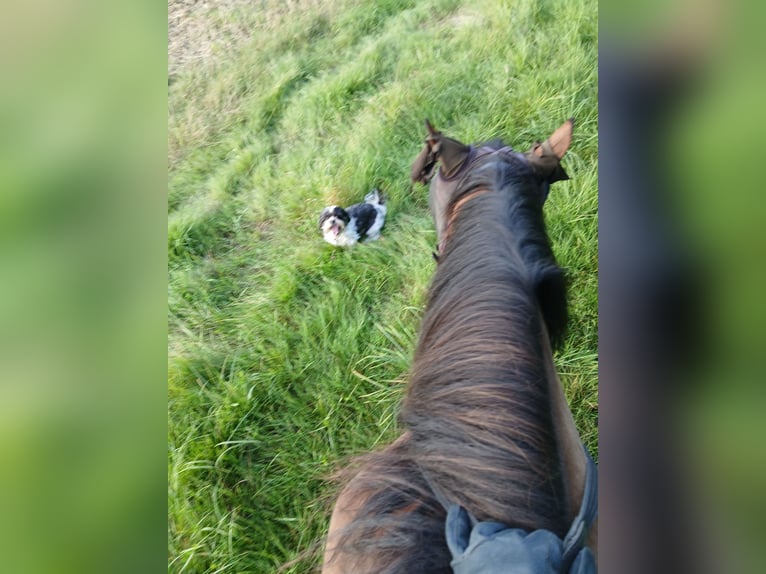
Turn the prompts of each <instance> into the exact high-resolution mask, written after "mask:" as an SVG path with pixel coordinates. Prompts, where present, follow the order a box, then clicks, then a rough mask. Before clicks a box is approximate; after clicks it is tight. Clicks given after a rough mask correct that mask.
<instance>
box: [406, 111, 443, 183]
mask: <svg viewBox="0 0 766 574" xmlns="http://www.w3.org/2000/svg"><path fill="white" fill-rule="evenodd" d="M426 129H427V130H428V136H427V137H426V142H425V147H423V150H422V151H421V152H420V153H419V154H418V157H416V158H415V161H414V162H413V163H412V170H411V171H410V178H411V179H412V181H413V182H419V183H423V184H426V183H428V182H429V181H431V177H433V173H434V169H435V167H436V162H437V161H438V159H439V157H438V154H439V147H440V144H441V137H442V133H441V132H440V131H438V130H436V129H435V128H434V127H433V126H432V125H431V122H429V121H428V120H427V119H426Z"/></svg>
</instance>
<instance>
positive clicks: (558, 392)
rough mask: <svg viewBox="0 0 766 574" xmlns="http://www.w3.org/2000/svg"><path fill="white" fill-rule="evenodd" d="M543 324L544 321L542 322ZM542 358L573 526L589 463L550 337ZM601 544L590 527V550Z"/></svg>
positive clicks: (569, 515)
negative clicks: (558, 370)
mask: <svg viewBox="0 0 766 574" xmlns="http://www.w3.org/2000/svg"><path fill="white" fill-rule="evenodd" d="M540 320H541V321H542V317H541V319H540ZM543 339H544V341H543V356H544V359H545V371H546V377H545V380H546V383H547V385H548V396H549V397H550V405H551V419H552V420H553V427H554V431H555V433H556V440H557V443H558V451H559V459H560V462H561V471H562V473H563V475H564V488H565V491H566V498H567V510H568V518H569V520H570V522H571V521H572V520H573V519H574V517H575V516H576V515H577V513H578V512H579V511H580V505H581V503H582V498H583V492H584V490H585V477H586V469H587V460H586V458H585V453H584V451H583V448H582V439H581V438H580V433H579V432H578V431H577V426H576V425H575V421H574V417H573V416H572V411H571V410H570V408H569V404H568V402H567V399H566V395H565V394H564V387H563V385H562V384H561V380H560V379H559V376H558V373H557V372H556V367H555V365H554V363H553V352H552V350H551V346H550V343H549V340H548V337H547V335H545V336H544V337H543ZM597 540H598V530H597V523H594V524H593V525H592V526H591V529H590V533H589V538H588V546H590V548H591V549H592V550H593V551H594V553H595V552H596V544H597Z"/></svg>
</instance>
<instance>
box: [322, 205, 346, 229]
mask: <svg viewBox="0 0 766 574" xmlns="http://www.w3.org/2000/svg"><path fill="white" fill-rule="evenodd" d="M349 221H351V218H350V217H349V215H348V213H346V210H345V209H343V208H342V207H338V206H337V205H331V206H330V207H325V208H324V209H323V210H322V213H321V214H320V215H319V230H320V231H321V232H322V235H325V236H326V235H328V234H329V235H330V236H333V237H337V236H339V235H340V234H342V233H343V232H344V231H345V229H346V225H348V222H349Z"/></svg>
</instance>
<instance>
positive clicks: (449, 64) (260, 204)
mask: <svg viewBox="0 0 766 574" xmlns="http://www.w3.org/2000/svg"><path fill="white" fill-rule="evenodd" d="M178 5H179V4H178V3H174V2H171V4H170V7H171V12H172V13H173V14H174V15H175V16H174V17H175V19H174V20H173V22H174V23H175V24H174V26H172V27H171V34H172V35H174V36H172V37H171V46H170V56H171V63H170V67H169V69H170V73H171V75H170V77H169V82H168V94H169V95H168V102H169V104H168V150H169V151H168V165H169V169H168V277H169V278H168V305H169V316H168V329H169V334H168V399H169V406H168V424H169V431H168V453H169V454H168V513H169V520H168V561H169V568H168V570H169V571H170V572H178V573H180V572H194V573H197V572H210V573H212V572H216V573H224V572H232V573H234V572H253V573H255V572H258V573H260V572H273V571H275V570H276V568H277V567H278V566H279V565H281V564H283V563H285V562H287V561H289V560H292V559H294V558H296V557H301V556H302V555H301V553H303V552H305V551H306V550H307V549H309V548H310V547H311V545H312V544H313V543H314V542H315V541H316V540H317V539H319V538H320V537H321V536H322V534H323V533H324V530H325V528H326V525H327V521H328V518H329V516H328V514H327V508H326V506H325V502H324V501H323V497H325V496H327V493H328V489H327V484H326V483H325V482H324V479H325V477H326V476H327V475H328V474H329V473H330V472H331V471H332V470H333V469H334V468H335V466H336V465H337V464H338V463H339V461H341V460H343V458H344V457H346V456H348V455H350V454H354V453H358V452H361V451H366V450H368V449H370V448H371V447H373V446H374V445H376V444H379V443H381V442H384V441H387V440H390V439H391V438H392V437H393V436H394V435H395V433H396V423H395V419H396V405H397V402H398V400H399V398H400V396H401V392H402V388H403V383H404V381H405V380H406V373H407V369H408V367H409V363H410V357H411V354H412V351H413V347H414V342H415V338H416V333H417V329H418V324H419V320H420V317H421V313H422V310H423V302H424V297H425V293H426V289H427V286H428V282H429V280H430V277H431V275H432V273H433V270H434V262H433V261H432V259H431V255H430V253H431V249H432V246H433V245H434V243H435V232H434V229H433V224H432V222H431V220H430V216H429V214H428V211H427V194H426V190H425V189H424V188H422V187H420V186H417V187H415V188H413V189H412V190H410V187H409V180H408V176H409V167H410V164H411V162H412V160H413V159H414V157H415V155H416V154H417V152H418V151H419V150H420V147H421V145H422V141H423V138H424V128H423V119H424V118H426V117H428V118H429V119H430V120H431V121H432V122H433V123H434V125H435V126H437V127H438V128H439V129H441V130H443V131H445V132H446V133H448V134H449V135H454V136H455V137H457V138H459V139H461V140H463V141H475V140H485V139H490V138H493V137H503V138H504V139H505V140H506V142H507V143H509V144H511V145H512V146H514V147H516V148H519V149H527V147H528V146H529V145H530V144H531V143H532V142H533V141H534V140H536V139H544V138H545V137H547V135H549V134H550V132H551V131H553V130H554V129H555V128H556V127H557V126H558V125H560V124H561V122H562V121H563V120H564V119H566V118H568V117H570V116H575V118H576V124H575V135H574V139H573V144H572V147H571V148H570V151H569V152H568V154H567V156H566V158H565V160H564V166H565V168H566V169H567V171H568V173H569V174H570V176H571V178H572V179H571V181H568V182H562V183H558V184H556V185H555V186H554V187H553V190H552V192H551V196H550V198H549V200H548V203H547V206H546V220H547V224H548V227H549V232H550V235H551V237H552V240H553V243H554V250H555V252H556V254H557V257H558V259H559V262H560V263H561V265H562V266H564V267H565V268H566V269H567V271H568V274H569V277H570V281H571V283H570V305H571V316H572V320H571V323H570V331H569V335H568V339H567V342H566V345H565V347H564V349H563V350H562V351H561V352H559V353H557V355H556V364H557V366H558V368H559V371H560V373H561V376H562V380H563V382H564V384H565V386H566V391H567V395H568V397H569V399H570V401H571V404H572V409H573V412H574V414H575V418H576V421H577V423H578V426H579V427H580V429H581V433H582V435H583V438H584V439H585V440H586V442H587V444H588V445H589V447H590V448H591V450H592V451H593V452H594V454H597V451H598V447H597V418H598V400H597V359H596V352H597V338H596V337H597V271H598V269H597V254H598V250H597V207H598V204H597V160H598V155H597V153H598V149H597V67H596V54H597V19H596V14H597V12H596V2H595V0H572V1H569V2H552V1H544V0H543V1H532V0H518V1H478V2H467V1H466V2H461V1H459V0H429V1H422V2H421V1H408V0H382V1H377V2H372V1H362V2H351V1H349V0H339V1H335V2H317V1H310V0H305V1H300V0H299V1H297V2H290V3H280V2H271V1H264V2H262V3H259V5H258V6H259V8H258V11H257V12H253V9H252V8H251V6H252V5H251V4H248V3H243V2H236V1H232V2H230V3H226V4H225V5H224V6H225V7H226V9H224V8H219V9H215V10H213V9H209V10H208V12H203V13H195V14H184V13H183V12H177V11H176V12H173V9H174V6H176V7H177V6H178ZM187 21H193V22H194V24H195V25H194V26H191V27H190V28H188V29H186V32H184V27H183V23H184V22H187ZM200 29H201V30H205V34H206V36H205V41H204V42H201V41H197V40H198V36H199V34H200V31H199V30H200ZM184 33H188V34H190V35H191V37H190V38H183V37H181V38H179V37H177V36H178V35H181V36H182V35H183V34H184ZM184 46H185V48H184ZM176 50H177V51H176ZM184 50H186V52H184ZM374 185H379V186H380V187H381V188H382V189H383V190H384V192H385V194H386V196H387V200H388V201H387V203H388V206H389V216H388V220H387V223H386V227H385V228H384V230H383V238H382V239H381V240H380V241H378V242H375V243H370V244H368V245H360V246H357V248H355V249H353V250H347V251H343V250H339V249H336V248H333V247H331V246H329V245H327V244H325V243H323V242H322V240H321V237H320V236H319V234H318V231H317V229H316V225H317V224H316V221H317V217H318V214H319V212H320V210H321V208H322V207H324V206H325V205H327V204H329V203H340V204H348V203H352V202H356V201H359V200H361V198H362V197H363V196H364V194H365V193H366V192H367V191H369V189H370V188H371V187H373V186H374ZM314 565H315V564H314V563H313V562H312V559H311V557H310V556H309V555H305V556H303V557H302V558H300V559H299V560H298V562H297V563H296V564H295V565H294V566H292V567H290V568H289V569H288V570H287V571H289V572H296V573H297V572H309V571H311V570H312V567H313V566H314Z"/></svg>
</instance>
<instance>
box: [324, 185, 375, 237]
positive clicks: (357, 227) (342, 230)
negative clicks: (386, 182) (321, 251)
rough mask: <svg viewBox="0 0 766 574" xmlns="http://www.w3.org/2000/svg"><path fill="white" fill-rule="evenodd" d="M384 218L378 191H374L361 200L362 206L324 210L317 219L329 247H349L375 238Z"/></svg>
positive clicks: (330, 207) (333, 207)
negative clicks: (362, 201)
mask: <svg viewBox="0 0 766 574" xmlns="http://www.w3.org/2000/svg"><path fill="white" fill-rule="evenodd" d="M385 219H386V206H385V205H383V198H382V196H381V193H380V190H379V189H377V188H375V189H373V190H372V191H371V192H370V193H368V194H367V195H366V196H365V197H364V203H356V204H354V205H352V206H351V207H347V208H346V209H343V208H342V207H338V206H337V205H331V206H329V207H325V208H324V209H323V210H322V213H321V215H320V216H319V230H320V231H321V232H322V236H323V237H324V240H325V241H326V242H327V243H329V244H330V245H337V246H338V247H349V246H351V245H354V244H355V243H356V242H357V241H361V240H363V239H367V240H370V241H372V240H374V239H378V237H380V229H381V228H382V227H383V223H384V221H385Z"/></svg>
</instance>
